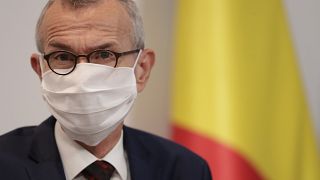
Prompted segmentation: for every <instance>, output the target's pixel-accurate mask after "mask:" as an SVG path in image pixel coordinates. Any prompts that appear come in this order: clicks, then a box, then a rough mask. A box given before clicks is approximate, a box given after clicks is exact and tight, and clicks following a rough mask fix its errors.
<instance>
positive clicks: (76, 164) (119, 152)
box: [55, 122, 130, 180]
mask: <svg viewBox="0 0 320 180" xmlns="http://www.w3.org/2000/svg"><path fill="white" fill-rule="evenodd" d="M55 138H56V142H57V146H58V150H59V153H60V157H61V160H62V164H63V168H64V172H65V175H66V179H67V180H72V179H74V178H75V177H76V176H77V175H78V174H79V173H80V172H81V171H82V170H83V169H84V168H86V167H87V166H88V165H90V164H91V163H93V162H94V161H96V160H105V161H107V162H109V163H110V164H112V165H113V167H114V168H115V170H116V171H115V172H116V173H118V174H119V175H120V178H121V179H122V180H127V179H128V176H130V175H128V172H129V167H128V161H127V159H126V154H125V152H124V148H123V132H121V137H120V139H119V141H118V142H117V144H116V145H115V146H114V147H113V149H112V150H111V151H110V152H109V153H108V154H107V155H106V156H105V157H103V158H102V159H98V158H97V157H95V156H94V155H93V154H91V153H90V152H89V151H87V150H86V149H84V148H83V147H82V146H80V145H79V144H78V143H76V142H75V141H74V140H72V139H71V138H70V137H68V136H67V135H66V134H65V132H64V131H63V130H62V128H61V125H60V123H59V122H56V125H55ZM129 179H130V178H129Z"/></svg>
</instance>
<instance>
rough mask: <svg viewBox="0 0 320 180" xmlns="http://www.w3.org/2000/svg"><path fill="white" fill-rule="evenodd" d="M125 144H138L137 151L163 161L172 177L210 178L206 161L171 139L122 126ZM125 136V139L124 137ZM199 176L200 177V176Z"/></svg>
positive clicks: (159, 161) (160, 161)
mask: <svg viewBox="0 0 320 180" xmlns="http://www.w3.org/2000/svg"><path fill="white" fill-rule="evenodd" d="M124 134H125V139H124V141H131V142H124V143H125V146H126V145H128V144H129V146H131V147H132V146H138V149H139V151H140V152H141V151H142V152H144V153H145V154H147V156H148V154H149V157H150V158H152V159H157V160H156V161H155V162H157V163H164V164H165V166H166V167H165V169H168V170H169V171H171V172H170V174H171V178H173V179H181V177H185V179H192V178H195V177H197V178H196V179H211V174H210V170H209V167H208V164H207V162H206V161H205V160H204V159H202V158H201V157H200V156H198V155H197V154H195V153H194V152H192V151H190V150H189V149H187V148H186V147H183V146H181V145H179V144H177V143H175V142H173V141H171V140H168V139H165V138H162V137H159V136H156V135H153V134H150V133H147V132H144V131H140V130H137V129H133V128H129V127H125V128H124ZM126 138H127V139H126ZM177 177H179V178H177ZM200 177H201V178H200Z"/></svg>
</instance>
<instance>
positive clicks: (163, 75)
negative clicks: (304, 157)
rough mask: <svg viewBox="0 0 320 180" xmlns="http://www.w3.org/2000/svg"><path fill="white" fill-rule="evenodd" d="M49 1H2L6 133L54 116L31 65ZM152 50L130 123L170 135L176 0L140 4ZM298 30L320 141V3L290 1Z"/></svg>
mask: <svg viewBox="0 0 320 180" xmlns="http://www.w3.org/2000/svg"><path fill="white" fill-rule="evenodd" d="M45 2H46V0H28V1H21V0H10V1H1V2H0V24H1V33H0V52H1V55H2V65H1V67H0V68H1V72H0V73H1V76H0V82H2V85H1V87H2V88H1V89H0V99H1V102H0V109H1V111H0V112H1V115H2V118H1V120H0V124H1V126H0V134H2V133H4V132H6V131H8V130H10V129H13V128H15V127H20V126H23V125H31V124H38V123H40V122H41V121H43V120H44V119H45V118H46V117H47V116H48V115H49V113H48V111H47V109H46V107H45V104H44V103H43V102H42V99H41V96H40V87H39V81H38V79H37V77H36V75H35V74H34V73H33V71H32V69H31V67H30V65H29V57H30V55H31V53H32V52H36V51H35V49H36V48H35V43H34V38H33V37H34V27H35V23H36V20H37V18H38V15H39V14H40V11H41V7H42V6H43V5H44V4H45ZM138 2H139V5H140V6H141V9H142V12H143V13H142V14H143V18H144V22H145V29H146V40H147V46H148V47H151V48H153V49H155V50H156V52H157V62H156V65H155V68H154V71H153V72H152V76H151V79H150V82H149V84H148V86H147V89H146V90H145V91H144V92H143V93H142V94H141V95H140V96H139V97H138V99H137V102H136V104H135V108H134V111H133V112H132V114H131V115H130V118H129V119H130V120H128V121H127V123H128V124H130V125H131V126H135V127H139V128H141V129H145V130H148V131H152V132H155V133H156V134H159V135H162V136H168V135H169V132H170V129H169V120H170V117H169V109H170V98H169V94H170V72H171V69H170V65H171V54H172V29H173V27H172V25H173V19H174V2H175V1H173V0H139V1H138ZM285 2H286V5H287V7H288V12H289V15H290V22H291V25H292V27H293V33H294V40H295V42H296V47H297V49H298V56H299V58H300V60H301V61H300V62H301V68H302V71H303V77H304V78H305V84H306V90H307V92H308V99H309V102H310V105H311V110H312V113H313V117H314V119H315V124H316V125H317V126H316V127H317V128H318V137H320V80H319V79H320V71H318V70H317V68H318V67H320V60H318V59H319V57H320V54H319V53H320V51H319V50H318V49H319V47H320V21H318V17H320V11H317V8H318V7H320V1H318V0H304V1H300V0H285Z"/></svg>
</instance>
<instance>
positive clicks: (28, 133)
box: [0, 126, 36, 153]
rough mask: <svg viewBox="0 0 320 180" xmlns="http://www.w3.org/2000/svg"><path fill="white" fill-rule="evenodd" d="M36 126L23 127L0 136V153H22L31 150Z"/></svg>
mask: <svg viewBox="0 0 320 180" xmlns="http://www.w3.org/2000/svg"><path fill="white" fill-rule="evenodd" d="M35 128H36V126H29V127H21V128H18V129H15V130H13V131H10V132H8V133H6V134H4V135H1V136H0V152H2V153H5V152H7V153H19V152H20V153H21V152H22V151H26V150H28V149H29V147H30V144H31V141H32V137H33V134H34V131H35Z"/></svg>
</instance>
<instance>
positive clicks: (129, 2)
mask: <svg viewBox="0 0 320 180" xmlns="http://www.w3.org/2000/svg"><path fill="white" fill-rule="evenodd" d="M54 1H55V0H48V2H47V4H46V5H45V7H44V8H43V10H42V12H41V14H40V17H39V19H38V23H37V26H36V34H35V37H36V45H37V49H38V51H39V52H42V53H43V52H44V47H43V37H42V33H41V25H42V23H43V19H44V16H45V14H46V13H47V11H48V9H49V7H50V6H51V5H52V4H53V2H54ZM98 1H100V0H68V2H69V3H70V4H72V5H73V6H74V7H75V8H80V7H84V6H87V5H88V4H92V3H96V2H98ZM119 1H120V3H121V4H122V5H123V7H124V8H125V9H126V11H127V13H128V15H129V17H130V19H131V22H132V29H133V34H132V35H131V36H132V37H131V38H132V42H133V45H134V48H138V49H143V48H144V30H143V22H142V18H141V15H140V13H139V10H138V7H137V5H136V3H135V2H134V1H133V0H119Z"/></svg>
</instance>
